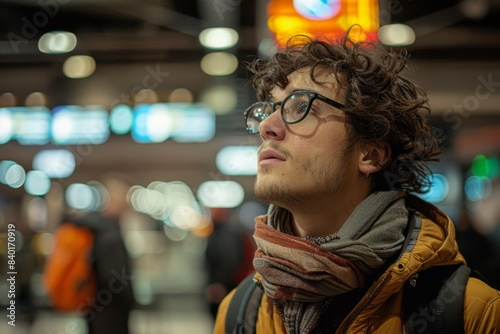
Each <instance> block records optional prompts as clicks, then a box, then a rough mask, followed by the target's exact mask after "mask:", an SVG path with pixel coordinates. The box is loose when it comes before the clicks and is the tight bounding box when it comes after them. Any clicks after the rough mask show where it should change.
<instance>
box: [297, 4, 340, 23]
mask: <svg viewBox="0 0 500 334" xmlns="http://www.w3.org/2000/svg"><path fill="white" fill-rule="evenodd" d="M293 7H294V8H295V10H296V11H297V12H298V13H299V14H300V15H302V16H304V17H305V18H307V19H309V20H327V19H330V18H332V17H334V16H335V15H337V14H338V12H339V11H340V7H341V6H340V0H293Z"/></svg>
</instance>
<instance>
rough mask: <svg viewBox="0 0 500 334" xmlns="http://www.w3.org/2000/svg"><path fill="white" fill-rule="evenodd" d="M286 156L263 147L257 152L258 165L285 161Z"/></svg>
mask: <svg viewBox="0 0 500 334" xmlns="http://www.w3.org/2000/svg"><path fill="white" fill-rule="evenodd" d="M285 160H286V158H285V157H284V155H283V154H281V153H279V152H278V151H275V150H271V149H265V150H262V151H261V152H260V153H259V165H260V166H262V165H270V164H275V163H278V162H283V161H285Z"/></svg>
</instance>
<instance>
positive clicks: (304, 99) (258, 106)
mask: <svg viewBox="0 0 500 334" xmlns="http://www.w3.org/2000/svg"><path fill="white" fill-rule="evenodd" d="M316 99H318V100H320V101H323V102H325V103H327V104H329V105H331V106H333V107H335V108H338V109H342V108H344V105H343V104H341V103H339V102H337V101H334V100H332V99H329V98H327V97H326V96H324V95H321V94H318V93H315V92H309V91H306V90H299V91H295V92H293V93H292V94H290V95H288V96H287V97H285V98H284V99H283V100H282V101H277V102H267V101H262V102H256V103H254V104H252V105H251V106H250V107H248V109H247V110H246V111H245V114H244V115H245V122H246V126H247V131H248V132H250V133H253V134H255V133H259V126H260V123H262V121H263V120H265V119H266V118H268V117H269V116H271V114H272V113H273V112H274V111H275V110H276V106H281V119H282V120H283V122H284V123H286V124H295V123H299V122H300V121H302V120H303V119H304V118H306V116H307V114H308V113H309V111H310V110H311V106H312V104H313V102H314V100H316Z"/></svg>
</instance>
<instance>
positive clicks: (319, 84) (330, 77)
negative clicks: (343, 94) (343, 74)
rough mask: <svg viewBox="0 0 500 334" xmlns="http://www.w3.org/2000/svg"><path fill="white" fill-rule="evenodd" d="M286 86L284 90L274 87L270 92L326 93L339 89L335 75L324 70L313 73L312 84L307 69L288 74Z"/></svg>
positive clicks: (320, 69) (316, 70) (309, 71)
mask: <svg viewBox="0 0 500 334" xmlns="http://www.w3.org/2000/svg"><path fill="white" fill-rule="evenodd" d="M287 78H288V85H287V86H286V87H285V89H282V88H281V87H278V86H276V87H274V89H273V90H272V92H271V95H273V94H272V93H273V92H276V91H277V90H278V91H284V92H285V93H287V94H290V93H291V92H293V91H295V90H310V91H318V92H321V91H328V92H331V91H332V90H337V88H338V87H339V85H338V83H337V79H336V78H335V75H334V74H333V73H331V72H330V71H328V70H326V69H324V68H316V69H315V71H314V78H315V80H316V82H314V81H313V80H312V78H311V69H310V68H309V67H306V68H302V69H300V70H296V71H295V72H292V73H290V74H289V75H288V76H287Z"/></svg>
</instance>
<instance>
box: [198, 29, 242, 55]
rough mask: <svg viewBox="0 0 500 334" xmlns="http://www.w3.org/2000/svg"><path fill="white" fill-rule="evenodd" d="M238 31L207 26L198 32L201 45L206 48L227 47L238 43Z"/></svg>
mask: <svg viewBox="0 0 500 334" xmlns="http://www.w3.org/2000/svg"><path fill="white" fill-rule="evenodd" d="M238 38H239V36H238V32H237V31H236V30H234V29H231V28H208V29H205V30H203V31H202V32H201V33H200V36H199V39H200V43H201V45H203V46H204V47H206V48H208V49H215V50H221V49H229V48H231V47H233V46H235V45H236V43H238Z"/></svg>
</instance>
